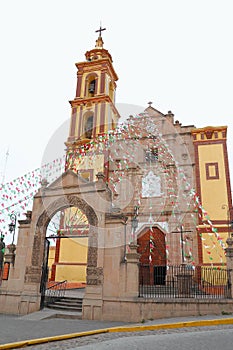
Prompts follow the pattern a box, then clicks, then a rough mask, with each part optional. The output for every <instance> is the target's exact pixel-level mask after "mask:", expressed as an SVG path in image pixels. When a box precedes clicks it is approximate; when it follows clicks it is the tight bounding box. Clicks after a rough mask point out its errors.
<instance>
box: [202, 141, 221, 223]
mask: <svg viewBox="0 0 233 350" xmlns="http://www.w3.org/2000/svg"><path fill="white" fill-rule="evenodd" d="M198 155H199V169H200V183H201V201H202V203H203V205H204V208H205V210H206V211H207V213H208V215H209V216H210V219H211V220H227V210H223V209H222V206H223V205H224V204H227V203H228V196H227V187H226V172H225V164H224V154H223V144H211V145H200V146H199V147H198ZM216 162H217V163H218V169H219V179H209V180H208V179H207V176H206V163H216ZM210 175H211V174H210Z"/></svg>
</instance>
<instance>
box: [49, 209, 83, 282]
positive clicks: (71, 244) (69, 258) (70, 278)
mask: <svg viewBox="0 0 233 350" xmlns="http://www.w3.org/2000/svg"><path fill="white" fill-rule="evenodd" d="M88 233H89V222H88V219H87V217H86V215H85V214H84V213H83V212H82V211H81V210H80V209H79V208H77V207H69V208H66V209H61V210H59V211H57V212H56V213H55V214H54V215H53V217H52V218H51V220H50V222H49V224H48V226H47V230H46V238H45V239H46V241H47V242H49V249H48V252H47V266H48V279H47V285H48V286H51V285H54V284H55V283H59V282H62V281H67V283H66V288H67V289H74V288H80V287H85V284H86V268H87V253H88ZM45 254H46V250H45Z"/></svg>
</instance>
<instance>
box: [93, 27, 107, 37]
mask: <svg viewBox="0 0 233 350" xmlns="http://www.w3.org/2000/svg"><path fill="white" fill-rule="evenodd" d="M104 30H106V28H102V27H101V25H100V29H97V30H96V31H95V32H96V33H98V32H99V36H100V37H101V32H103V31H104Z"/></svg>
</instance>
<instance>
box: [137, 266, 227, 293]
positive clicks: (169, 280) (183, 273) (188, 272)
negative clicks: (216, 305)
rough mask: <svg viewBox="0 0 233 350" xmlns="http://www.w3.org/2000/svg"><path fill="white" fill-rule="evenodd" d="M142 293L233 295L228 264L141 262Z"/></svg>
mask: <svg viewBox="0 0 233 350" xmlns="http://www.w3.org/2000/svg"><path fill="white" fill-rule="evenodd" d="M139 297H143V298H184V297H185V298H200V299H205V298H211V299H212V298H215V299H221V298H231V297H232V295H231V283H230V272H229V270H228V269H226V268H224V267H222V268H220V267H206V266H195V267H194V266H191V265H184V264H183V265H177V266H176V265H172V266H156V265H155V266H154V265H143V264H140V265H139Z"/></svg>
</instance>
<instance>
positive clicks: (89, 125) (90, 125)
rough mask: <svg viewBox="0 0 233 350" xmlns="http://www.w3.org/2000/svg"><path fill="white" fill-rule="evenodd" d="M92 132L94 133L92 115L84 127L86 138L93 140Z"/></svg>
mask: <svg viewBox="0 0 233 350" xmlns="http://www.w3.org/2000/svg"><path fill="white" fill-rule="evenodd" d="M92 132H93V115H90V116H89V117H87V120H86V123H85V126H84V134H85V138H87V139H91V138H92Z"/></svg>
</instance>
